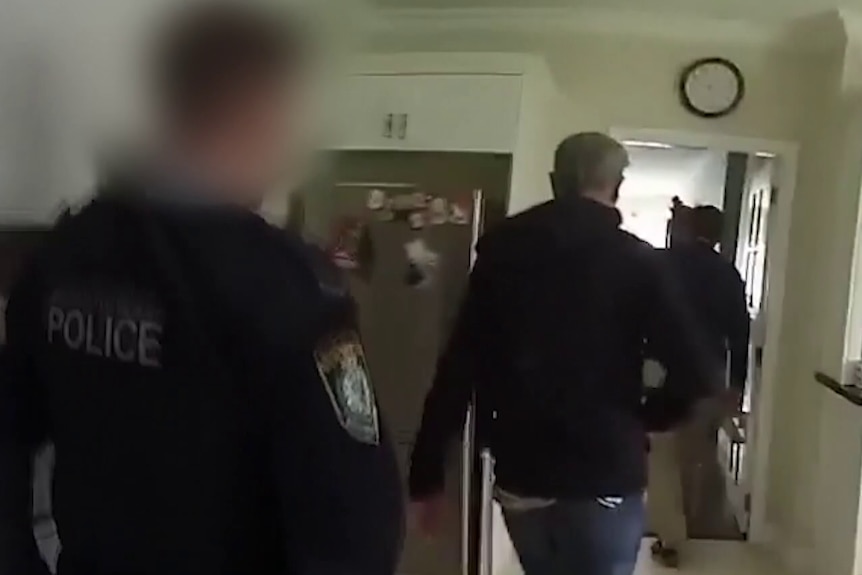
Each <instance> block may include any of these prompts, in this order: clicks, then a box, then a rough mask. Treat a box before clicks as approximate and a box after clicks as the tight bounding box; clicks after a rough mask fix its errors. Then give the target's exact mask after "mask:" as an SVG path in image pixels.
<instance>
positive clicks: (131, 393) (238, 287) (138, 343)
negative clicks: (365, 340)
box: [0, 183, 403, 575]
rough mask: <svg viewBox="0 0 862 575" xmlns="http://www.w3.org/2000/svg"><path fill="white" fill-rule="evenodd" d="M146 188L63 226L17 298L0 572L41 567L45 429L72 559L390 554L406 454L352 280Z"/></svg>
mask: <svg viewBox="0 0 862 575" xmlns="http://www.w3.org/2000/svg"><path fill="white" fill-rule="evenodd" d="M138 187H141V186H136V185H132V184H128V183H122V184H120V183H117V184H114V185H112V186H110V189H109V190H108V191H107V193H104V194H101V195H100V197H99V199H97V200H95V201H94V202H93V203H92V204H91V205H89V206H88V207H86V208H84V209H83V210H82V211H81V212H80V213H79V214H78V215H77V216H75V217H73V218H71V219H69V220H68V221H66V222H63V223H61V224H59V225H58V227H57V229H56V230H55V231H54V233H53V235H52V237H51V239H50V241H49V242H48V245H47V247H46V248H45V249H43V250H42V251H41V253H40V254H39V255H38V257H37V258H36V259H35V261H34V262H32V265H31V266H30V269H29V271H28V272H27V273H26V274H25V275H24V277H23V279H22V280H21V281H20V282H19V283H18V285H17V286H16V287H15V289H14V291H13V293H12V296H11V298H10V301H9V307H8V312H7V327H8V336H9V338H8V342H9V343H8V348H7V350H6V353H5V354H4V355H3V356H2V362H3V369H2V379H0V389H2V402H0V426H2V427H0V485H2V488H0V574H2V575H30V574H31V573H44V572H45V569H44V566H43V565H41V563H40V562H39V561H38V558H37V555H36V553H35V545H34V544H33V542H32V530H31V526H30V509H29V497H28V493H29V485H30V480H31V477H30V475H31V472H30V468H29V464H28V462H29V460H30V456H31V454H32V452H33V450H34V449H35V447H36V446H38V445H40V444H41V443H42V442H43V441H45V440H46V439H49V440H51V441H53V442H54V444H55V446H56V467H55V474H54V501H53V505H54V508H53V511H54V516H55V520H56V522H57V525H58V529H59V535H60V539H61V543H62V549H63V550H62V554H61V556H60V566H59V572H60V575H150V574H152V575H156V574H158V575H186V574H201V575H204V574H206V575H212V574H216V573H218V574H225V575H232V574H251V573H254V574H255V575H257V574H284V573H292V574H293V573H295V574H308V575H312V574H315V575H316V574H321V575H324V574H325V575H336V574H337V575H343V574H351V575H353V574H369V575H371V574H375V575H376V574H382V575H388V574H390V573H393V572H394V570H395V567H396V562H397V559H398V556H399V552H400V547H401V541H402V532H403V503H402V497H401V492H400V486H399V479H398V472H397V467H396V460H395V457H394V453H393V450H392V449H391V448H390V444H389V439H388V437H387V433H386V430H385V429H384V427H383V425H382V422H381V421H380V414H379V413H378V409H377V404H376V401H375V398H374V395H373V391H372V388H371V386H370V383H369V379H368V374H367V370H366V366H365V361H364V356H363V352H362V346H361V343H360V341H359V336H358V335H357V332H356V327H355V326H356V322H355V310H354V306H353V302H352V300H351V298H350V297H349V295H348V292H347V290H346V288H345V286H344V284H343V283H342V282H341V277H340V276H339V274H338V273H337V272H336V271H334V270H333V269H332V268H331V267H330V265H329V263H328V262H327V261H326V260H325V258H324V257H322V256H321V254H319V253H318V252H316V251H314V250H312V249H310V248H309V247H307V246H306V245H305V244H304V243H302V242H301V241H300V240H299V239H298V238H294V237H289V236H288V237H285V236H284V233H283V232H280V231H278V230H276V229H274V228H271V227H270V226H268V225H267V224H266V223H265V222H263V220H261V219H260V218H259V217H257V216H256V215H254V214H251V213H248V212H246V211H244V210H240V209H236V208H231V207H226V206H212V205H177V204H171V203H166V202H161V201H158V200H154V199H152V198H150V199H144V196H145V195H146V194H145V193H142V192H141V190H139V189H137V188H138Z"/></svg>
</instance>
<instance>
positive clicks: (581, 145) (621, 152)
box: [554, 132, 629, 193]
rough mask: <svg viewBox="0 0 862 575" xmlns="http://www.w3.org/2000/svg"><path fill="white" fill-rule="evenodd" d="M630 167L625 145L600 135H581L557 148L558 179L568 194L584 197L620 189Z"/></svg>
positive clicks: (556, 173) (555, 172)
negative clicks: (611, 189)
mask: <svg viewBox="0 0 862 575" xmlns="http://www.w3.org/2000/svg"><path fill="white" fill-rule="evenodd" d="M628 165H629V155H628V152H627V151H626V149H625V147H624V146H623V145H622V144H621V143H619V142H618V141H616V140H615V139H613V138H611V137H610V136H608V135H607V134H602V133H600V132H581V133H578V134H574V135H572V136H569V137H568V138H566V139H565V140H563V141H562V142H560V145H559V146H557V151H556V153H555V154H554V178H555V181H556V183H557V184H558V185H559V186H562V187H564V188H565V189H566V191H568V192H577V193H584V192H587V191H592V190H601V189H604V188H607V187H611V186H616V185H618V184H619V183H620V182H621V181H622V178H623V172H624V171H625V169H626V168H627V167H628Z"/></svg>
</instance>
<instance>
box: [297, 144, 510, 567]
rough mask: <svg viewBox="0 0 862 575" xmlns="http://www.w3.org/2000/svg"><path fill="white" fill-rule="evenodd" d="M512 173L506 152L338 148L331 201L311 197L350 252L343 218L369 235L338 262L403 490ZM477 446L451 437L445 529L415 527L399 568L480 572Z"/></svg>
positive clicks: (324, 225)
mask: <svg viewBox="0 0 862 575" xmlns="http://www.w3.org/2000/svg"><path fill="white" fill-rule="evenodd" d="M510 173H511V156H508V155H498V154H476V153H444V152H373V151H367V152H366V151H352V152H338V153H335V154H333V156H332V157H330V158H329V164H328V183H327V185H326V186H324V187H323V189H318V190H317V192H316V193H318V194H321V196H319V197H317V198H308V200H309V201H308V202H307V203H306V207H305V210H306V214H307V216H308V217H310V218H312V219H313V220H315V221H316V222H317V226H318V230H317V233H318V235H319V234H320V233H321V232H322V233H323V234H324V235H328V237H327V238H325V241H326V242H327V243H328V245H330V246H332V245H341V247H343V245H342V244H339V242H338V241H337V238H338V234H339V233H340V232H339V230H341V231H342V232H343V230H344V228H345V223H347V224H348V225H353V226H358V227H360V228H362V230H361V233H359V234H357V235H354V236H353V239H354V240H355V241H359V239H358V236H359V235H361V241H360V243H361V244H362V246H361V248H359V249H358V250H356V251H357V252H358V253H359V254H360V255H359V256H358V257H356V258H355V261H350V258H349V257H347V258H342V260H341V262H340V263H341V264H342V265H343V267H345V269H346V271H347V273H348V274H349V277H350V278H351V279H350V285H351V291H352V295H353V297H354V298H355V300H356V302H357V304H358V309H359V328H360V332H361V335H362V339H363V344H364V346H365V348H366V349H365V352H366V357H367V359H368V366H369V372H370V376H371V379H372V383H373V385H374V389H375V392H376V394H377V398H378V402H379V404H380V410H381V414H382V418H383V420H384V422H385V424H386V426H387V428H388V429H389V431H390V434H391V436H392V439H393V442H394V444H395V448H396V451H397V455H398V460H399V465H400V470H401V474H402V477H403V479H404V481H405V488H406V478H407V473H408V468H409V461H410V454H411V450H412V447H413V441H414V438H415V436H416V432H417V430H418V428H419V424H420V421H421V417H422V409H423V402H424V398H425V395H426V393H427V392H428V390H429V389H430V386H431V383H432V379H433V377H434V370H435V365H436V362H437V359H438V356H439V355H440V353H441V352H442V350H443V347H444V345H445V344H446V342H447V339H448V337H449V333H450V331H451V329H452V326H453V322H454V320H455V318H456V316H457V312H458V308H459V304H460V301H461V299H462V297H463V295H464V290H465V288H466V285H467V281H468V278H469V273H470V267H471V265H472V262H473V258H474V247H475V244H476V241H477V239H478V237H479V236H480V235H481V233H482V232H483V231H484V230H486V229H487V228H488V227H490V226H493V225H494V224H495V223H497V222H499V221H501V220H502V219H504V218H505V216H506V207H507V202H508V191H509V182H510ZM423 202H425V203H424V204H423ZM423 206H424V207H423ZM443 206H446V209H445V210H443ZM314 212H316V213H314ZM444 212H445V213H446V214H447V217H446V218H445V221H444V217H443V214H444ZM417 214H419V216H417ZM333 240H336V241H335V242H334V244H333ZM355 247H356V246H354V248H355ZM335 249H336V251H337V250H338V249H339V248H338V247H336V248H335ZM411 250H412V252H414V253H413V254H411V253H410V252H411ZM417 251H418V252H419V254H420V256H419V257H418V258H413V259H411V256H415V252H417ZM423 254H424V255H425V256H427V257H426V258H424V259H423V257H422V255H423ZM344 255H345V254H341V256H344ZM336 259H338V258H337V257H336ZM414 259H418V264H417V263H416V262H414ZM345 260H346V261H345ZM417 268H418V269H417ZM476 448H477V447H476V445H475V444H474V442H473V441H472V438H471V437H470V436H469V434H467V437H465V438H458V441H455V442H453V446H452V454H451V460H450V464H449V465H448V476H447V490H446V494H447V498H446V501H447V512H446V514H445V527H444V529H443V530H441V533H440V535H439V536H438V537H437V538H435V539H434V540H427V539H426V538H424V537H423V536H422V535H421V534H419V533H417V532H416V530H415V529H414V528H413V527H412V526H408V534H407V538H406V543H405V549H404V553H403V557H402V561H401V565H400V568H399V571H398V572H399V575H444V574H445V575H451V574H453V573H464V574H466V575H469V574H472V573H478V565H477V562H478V559H477V553H478V541H477V538H478V535H477V529H478V515H479V512H478V506H479V502H478V497H479V496H480V494H479V491H480V489H479V485H478V483H479V469H478V463H477V462H478V456H477V453H476ZM468 526H469V527H468Z"/></svg>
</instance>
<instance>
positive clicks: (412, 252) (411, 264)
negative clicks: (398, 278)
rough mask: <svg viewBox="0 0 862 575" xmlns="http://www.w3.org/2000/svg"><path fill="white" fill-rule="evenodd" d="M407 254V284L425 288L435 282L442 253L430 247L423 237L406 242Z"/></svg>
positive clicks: (405, 249)
mask: <svg viewBox="0 0 862 575" xmlns="http://www.w3.org/2000/svg"><path fill="white" fill-rule="evenodd" d="M404 251H405V252H406V255H407V274H406V277H405V280H406V282H407V285H409V286H410V287H414V288H424V287H427V286H429V285H431V284H432V283H433V282H434V277H435V275H436V272H437V267H438V266H439V263H440V255H439V254H438V253H437V252H434V251H432V250H430V249H429V248H428V245H427V244H426V243H425V241H424V240H423V239H421V238H420V239H416V240H413V241H411V242H408V243H406V244H404Z"/></svg>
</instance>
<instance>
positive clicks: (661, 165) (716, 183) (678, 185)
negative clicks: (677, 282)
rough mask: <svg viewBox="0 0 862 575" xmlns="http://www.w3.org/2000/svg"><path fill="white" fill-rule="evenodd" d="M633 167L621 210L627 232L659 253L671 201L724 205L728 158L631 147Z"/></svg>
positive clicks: (718, 153)
mask: <svg viewBox="0 0 862 575" xmlns="http://www.w3.org/2000/svg"><path fill="white" fill-rule="evenodd" d="M627 150H628V152H629V160H630V164H629V167H628V169H627V170H626V176H625V181H624V182H623V186H622V189H621V190H620V201H619V203H618V204H617V205H618V207H619V209H620V212H621V213H622V216H623V227H624V228H625V229H626V230H628V231H630V232H631V233H633V234H635V235H636V236H638V237H640V238H641V239H643V240H645V241H647V242H649V243H651V244H653V245H654V246H657V247H662V246H664V245H665V236H666V233H667V221H668V218H670V206H671V200H672V199H673V198H674V197H678V198H680V199H681V200H682V201H683V202H684V203H685V204H686V205H689V206H695V205H700V204H703V205H711V206H716V207H718V208H721V207H722V205H723V203H724V180H725V175H726V173H727V154H726V153H725V152H722V151H714V150H701V149H694V148H672V149H659V148H647V147H640V146H627Z"/></svg>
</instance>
